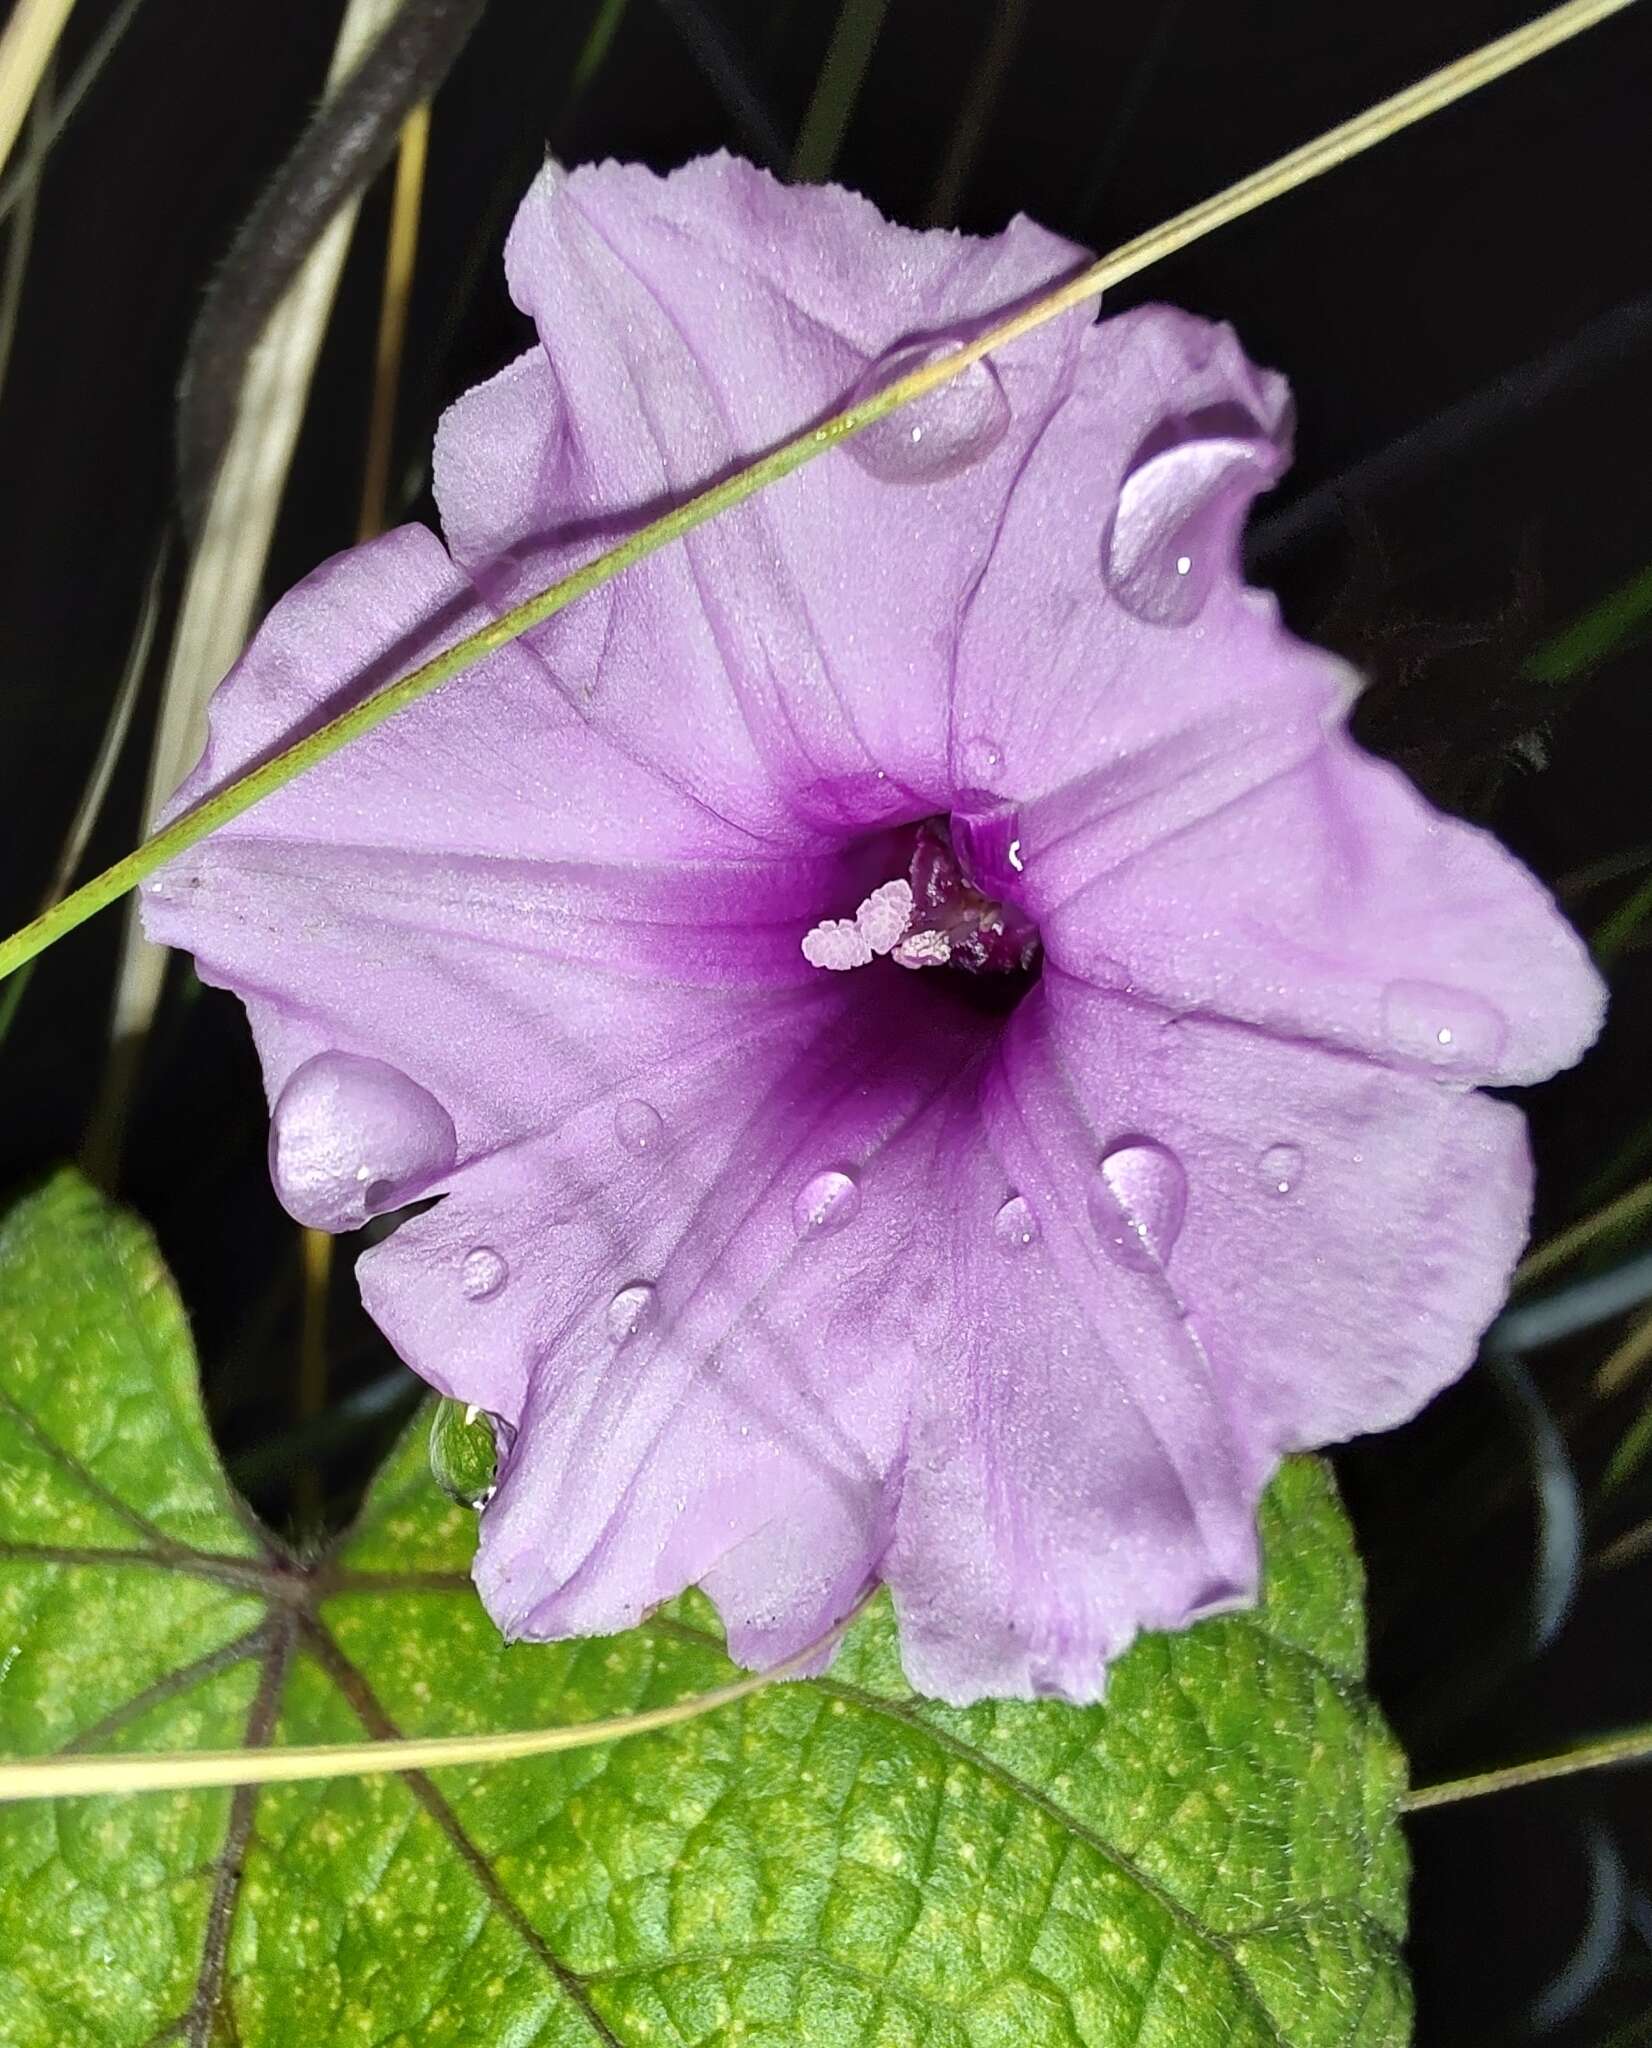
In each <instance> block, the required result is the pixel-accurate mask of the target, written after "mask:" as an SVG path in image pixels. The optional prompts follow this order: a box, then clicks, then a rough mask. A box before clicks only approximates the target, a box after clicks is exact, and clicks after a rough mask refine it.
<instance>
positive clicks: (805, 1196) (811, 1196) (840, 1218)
mask: <svg viewBox="0 0 1652 2048" xmlns="http://www.w3.org/2000/svg"><path fill="white" fill-rule="evenodd" d="M859 1208H860V1189H859V1187H858V1186H856V1184H855V1177H854V1175H853V1174H851V1173H842V1172H840V1171H838V1169H837V1168H835V1167H834V1168H831V1169H830V1170H829V1171H827V1172H825V1173H817V1174H816V1175H815V1176H814V1178H813V1179H812V1180H810V1181H807V1182H806V1183H805V1184H804V1186H803V1187H802V1188H801V1189H800V1190H799V1193H798V1197H797V1200H796V1201H795V1202H794V1203H793V1204H792V1222H793V1223H794V1224H795V1225H796V1226H797V1234H798V1236H799V1237H830V1236H831V1234H832V1232H833V1231H834V1230H841V1229H842V1228H843V1226H844V1225H845V1224H846V1223H851V1222H853V1221H854V1218H855V1213H856V1211H857V1210H858V1209H859Z"/></svg>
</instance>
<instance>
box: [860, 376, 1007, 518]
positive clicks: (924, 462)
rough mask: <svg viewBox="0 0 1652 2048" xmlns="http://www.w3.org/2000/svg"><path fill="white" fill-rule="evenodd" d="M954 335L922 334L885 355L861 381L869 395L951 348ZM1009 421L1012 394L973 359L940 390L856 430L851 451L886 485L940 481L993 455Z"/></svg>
mask: <svg viewBox="0 0 1652 2048" xmlns="http://www.w3.org/2000/svg"><path fill="white" fill-rule="evenodd" d="M958 347H959V343H958V342H956V341H939V342H930V341H917V342H909V343H907V344H906V345H904V346H903V347H900V348H894V349H891V350H890V351H889V352H888V354H887V355H883V356H880V357H879V358H878V360H877V361H876V362H875V363H874V364H873V365H872V367H871V369H870V370H868V371H867V373H866V375H865V376H864V377H863V378H862V379H861V380H860V383H859V384H858V385H857V386H856V387H855V396H856V397H857V398H869V397H870V396H871V394H872V393H873V392H874V391H881V390H882V389H883V388H884V386H885V385H886V384H892V383H894V381H895V380H896V378H898V377H904V376H906V375H908V374H909V372H911V371H913V370H916V369H920V368H921V367H922V366H923V365H924V364H925V363H930V362H934V361H935V360H937V359H938V358H939V357H941V356H948V355H951V354H952V353H953V352H954V351H955V350H956V349H957V348H958ZM1009 423H1010V405H1009V400H1008V399H1007V398H1006V397H1005V396H1004V387H1003V385H1002V384H1000V383H999V381H998V372H997V371H996V370H995V369H994V368H993V367H992V365H991V364H990V363H987V362H979V363H971V364H970V366H969V368H968V369H967V370H960V371H959V373H958V375H957V376H956V377H954V378H952V379H951V380H950V381H949V382H948V383H945V384H942V385H941V386H940V387H939V388H938V389H936V390H934V391H929V392H926V393H925V394H924V396H923V397H922V398H916V399H914V400H913V401H912V403H911V404H910V405H903V406H900V407H898V408H897V409H896V410H895V411H894V412H892V413H888V414H886V415H885V416H884V418H882V419H881V420H875V421H874V422H873V423H872V425H871V426H869V427H867V428H865V429H864V430H863V431H862V432H860V433H858V434H856V435H855V437H854V439H853V440H852V441H850V443H849V453H850V454H851V455H852V456H853V457H854V459H855V461H856V462H858V463H859V464H860V466H861V468H862V469H864V470H865V471H866V472H867V473H868V474H869V475H871V476H875V477H877V478H878V480H879V481H880V482H882V483H887V484H935V483H941V482H943V481H944V480H945V479H946V478H947V477H952V476H956V475H957V474H958V472H959V471H960V470H963V469H968V468H969V467H970V466H971V465H972V464H973V463H977V462H979V461H981V460H982V458H983V457H984V456H987V455H990V454H991V453H992V451H993V449H994V448H996V447H997V446H998V444H999V442H1000V441H1001V440H1003V438H1004V435H1005V432H1006V430H1007V429H1008V427H1009Z"/></svg>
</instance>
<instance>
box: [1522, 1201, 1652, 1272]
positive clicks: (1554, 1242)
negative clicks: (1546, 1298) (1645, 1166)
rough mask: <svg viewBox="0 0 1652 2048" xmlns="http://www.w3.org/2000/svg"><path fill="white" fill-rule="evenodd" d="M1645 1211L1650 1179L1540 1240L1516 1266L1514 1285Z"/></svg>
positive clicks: (1651, 1205)
mask: <svg viewBox="0 0 1652 2048" xmlns="http://www.w3.org/2000/svg"><path fill="white" fill-rule="evenodd" d="M1647 1214H1652V1179H1648V1180H1643V1181H1639V1182H1637V1183H1636V1185H1635V1186H1634V1187H1632V1188H1631V1189H1630V1190H1629V1191H1628V1193H1627V1194H1622V1195H1619V1196H1618V1198H1617V1200H1616V1201H1615V1202H1608V1203H1607V1204H1606V1206H1605V1208H1604V1209H1596V1210H1595V1212H1594V1213H1593V1215H1590V1216H1585V1217H1583V1218H1582V1220H1581V1221H1580V1222H1577V1223H1574V1224H1573V1225H1572V1226H1571V1227H1570V1229H1568V1230H1562V1231H1558V1232H1557V1233H1556V1234H1555V1235H1554V1236H1553V1237H1551V1238H1550V1239H1549V1240H1548V1241H1547V1242H1546V1243H1544V1244H1540V1245H1539V1246H1538V1248H1537V1250H1536V1251H1534V1252H1531V1253H1529V1254H1528V1255H1527V1256H1526V1257H1525V1258H1523V1259H1522V1260H1521V1261H1520V1264H1519V1265H1518V1266H1517V1267H1516V1269H1515V1275H1514V1284H1515V1286H1516V1287H1529V1286H1530V1285H1531V1283H1532V1282H1533V1281H1534V1280H1540V1279H1541V1278H1542V1277H1543V1275H1544V1274H1545V1273H1552V1272H1553V1271H1554V1269H1555V1268H1556V1267H1557V1266H1564V1265H1565V1264H1566V1263H1567V1262H1568V1261H1569V1260H1571V1259H1574V1258H1576V1257H1577V1255H1578V1253H1579V1252H1583V1251H1587V1250H1588V1249H1589V1247H1590V1245H1592V1244H1593V1243H1594V1241H1595V1239H1596V1238H1597V1237H1606V1236H1608V1235H1609V1234H1610V1233H1611V1232H1612V1231H1614V1230H1622V1229H1626V1228H1627V1227H1628V1226H1629V1225H1630V1224H1631V1223H1638V1222H1639V1221H1640V1219H1641V1217H1642V1216H1643V1215H1647Z"/></svg>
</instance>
